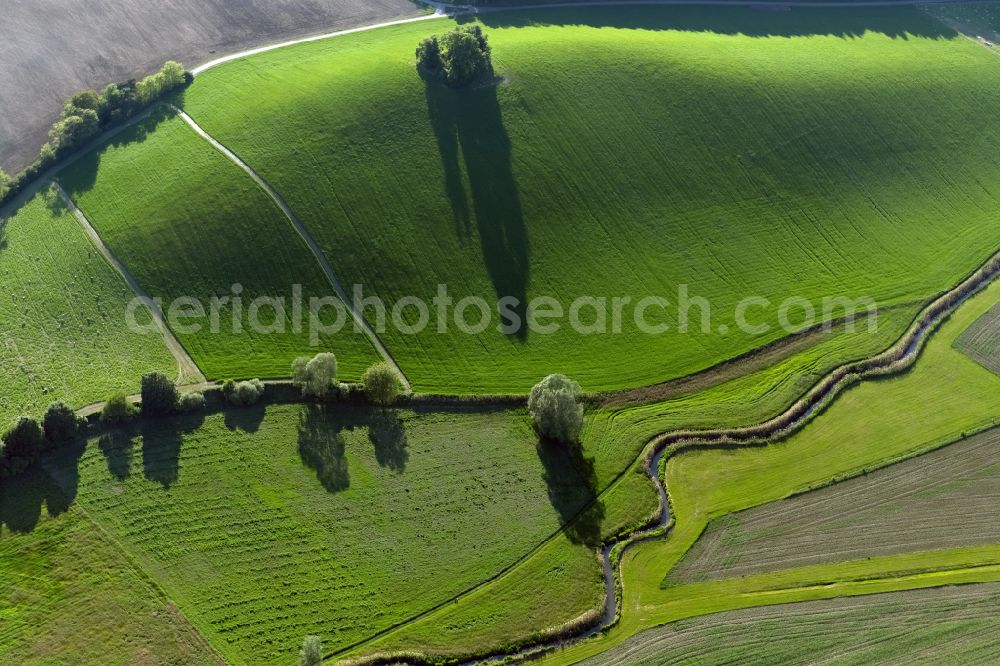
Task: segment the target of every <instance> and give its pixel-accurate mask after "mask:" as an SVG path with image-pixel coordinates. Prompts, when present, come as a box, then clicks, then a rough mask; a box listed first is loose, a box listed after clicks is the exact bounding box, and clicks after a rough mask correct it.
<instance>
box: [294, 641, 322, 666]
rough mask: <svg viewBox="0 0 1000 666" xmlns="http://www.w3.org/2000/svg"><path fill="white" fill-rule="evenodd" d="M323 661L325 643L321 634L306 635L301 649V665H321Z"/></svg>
mask: <svg viewBox="0 0 1000 666" xmlns="http://www.w3.org/2000/svg"><path fill="white" fill-rule="evenodd" d="M322 663H323V643H322V642H320V640H319V636H306V637H305V640H303V641H302V649H301V650H300V651H299V666H320V664H322Z"/></svg>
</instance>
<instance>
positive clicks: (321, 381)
mask: <svg viewBox="0 0 1000 666" xmlns="http://www.w3.org/2000/svg"><path fill="white" fill-rule="evenodd" d="M292 383H293V384H295V385H296V386H297V387H299V389H300V390H301V391H302V397H304V398H309V399H312V400H321V401H327V400H338V399H346V398H348V397H349V396H350V395H351V392H352V387H351V385H349V384H344V383H342V382H338V381H337V357H336V356H335V355H333V354H331V353H329V352H323V353H320V354H316V356H314V357H312V358H309V357H308V356H302V357H299V358H297V359H295V360H294V361H293V362H292ZM361 388H362V390H363V391H364V394H365V396H366V397H367V398H368V400H369V401H371V402H373V403H374V404H376V405H388V404H391V403H392V402H393V401H395V400H396V398H397V397H399V393H400V391H401V389H402V386H401V385H400V381H399V375H398V374H397V373H396V370H395V369H394V368H393V367H392V366H391V365H389V364H388V363H386V362H385V361H379V362H377V363H374V364H372V366H371V367H369V368H368V370H366V371H365V374H364V375H363V376H362V378H361Z"/></svg>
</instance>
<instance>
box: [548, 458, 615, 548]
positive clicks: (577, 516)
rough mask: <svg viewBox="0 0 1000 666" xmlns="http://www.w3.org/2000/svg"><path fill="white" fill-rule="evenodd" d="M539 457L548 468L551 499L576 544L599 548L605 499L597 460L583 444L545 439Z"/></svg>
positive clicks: (570, 537)
mask: <svg viewBox="0 0 1000 666" xmlns="http://www.w3.org/2000/svg"><path fill="white" fill-rule="evenodd" d="M537 451H538V458H539V460H541V461H542V467H543V468H544V474H543V477H542V478H544V479H545V483H546V485H547V486H548V493H549V501H550V502H551V503H552V506H553V508H555V510H556V512H557V513H558V514H559V522H560V524H561V525H562V526H563V527H564V530H565V534H566V536H567V537H568V538H569V539H570V541H572V542H573V543H580V544H585V545H587V546H590V547H593V548H596V547H597V546H599V545H600V544H601V523H602V522H603V520H604V502H602V501H601V500H599V499H598V494H597V475H596V474H595V472H594V459H593V458H587V457H586V456H584V455H583V449H582V448H581V447H580V445H579V444H563V443H561V442H553V441H548V440H541V441H539V442H538V446H537Z"/></svg>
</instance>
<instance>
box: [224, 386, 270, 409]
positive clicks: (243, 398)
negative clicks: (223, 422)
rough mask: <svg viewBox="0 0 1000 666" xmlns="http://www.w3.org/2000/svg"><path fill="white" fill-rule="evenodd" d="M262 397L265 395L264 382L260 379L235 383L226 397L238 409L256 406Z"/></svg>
mask: <svg viewBox="0 0 1000 666" xmlns="http://www.w3.org/2000/svg"><path fill="white" fill-rule="evenodd" d="M262 395H264V382H262V381H260V380H259V379H250V380H248V381H245V382H236V383H234V384H233V387H232V391H231V392H230V393H229V395H228V396H226V397H227V398H228V399H229V402H231V403H232V404H234V405H236V406H237V407H245V406H249V405H256V404H257V402H258V401H259V400H260V398H261V396H262Z"/></svg>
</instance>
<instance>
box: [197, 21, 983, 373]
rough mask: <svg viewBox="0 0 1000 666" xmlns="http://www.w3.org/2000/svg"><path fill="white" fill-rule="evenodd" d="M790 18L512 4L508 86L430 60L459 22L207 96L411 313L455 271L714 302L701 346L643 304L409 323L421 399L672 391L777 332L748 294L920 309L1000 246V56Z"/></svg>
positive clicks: (255, 157)
mask: <svg viewBox="0 0 1000 666" xmlns="http://www.w3.org/2000/svg"><path fill="white" fill-rule="evenodd" d="M788 14H789V15H790V16H782V17H781V18H780V21H781V22H782V25H783V26H784V28H786V29H787V33H781V32H775V33H771V34H769V29H768V22H771V21H774V20H776V19H775V18H774V13H762V12H753V11H748V10H744V9H737V8H733V9H728V8H727V9H719V8H680V7H678V8H653V7H642V8H635V7H631V8H630V7H621V8H614V9H597V8H590V9H585V10H581V9H576V10H564V11H555V10H553V11H547V12H545V11H539V12H526V13H524V14H523V15H513V14H511V15H500V14H491V15H489V16H486V17H484V18H483V20H484V21H486V22H487V28H488V33H489V35H490V40H491V44H492V45H493V52H494V59H495V62H496V64H497V67H498V72H499V74H501V75H503V76H505V77H506V78H507V81H506V82H505V83H503V84H502V85H500V86H498V87H496V88H495V89H488V90H480V91H476V92H468V91H466V92H454V91H448V90H444V89H439V88H437V87H435V86H434V85H433V84H432V85H426V84H425V83H424V82H423V81H422V80H421V79H420V78H419V77H418V76H417V75H416V73H415V71H414V67H413V49H414V45H415V44H416V43H417V42H418V41H419V40H420V38H422V37H423V36H425V35H427V34H429V33H433V32H440V31H442V30H445V29H447V28H448V27H449V26H450V25H451V24H452V23H451V22H450V21H448V20H443V19H442V20H434V21H425V22H421V23H418V24H411V25H406V26H396V27H392V28H387V29H384V30H375V31H370V32H366V33H359V34H356V35H349V36H345V37H341V38H337V39H332V40H327V41H319V42H313V43H309V44H302V45H298V46H292V47H288V48H286V49H279V50H276V51H271V52H268V53H265V54H261V55H258V56H254V57H250V58H246V59H243V60H239V61H234V62H230V63H227V64H226V65H224V66H221V67H218V68H215V69H212V70H209V71H207V72H205V73H204V74H202V75H200V76H199V77H198V79H197V80H196V81H195V83H194V85H193V86H192V87H191V88H190V89H189V90H188V91H186V93H185V96H184V100H183V106H184V108H185V110H186V111H187V112H188V113H190V114H191V115H192V116H193V117H194V118H195V120H196V121H197V122H198V123H199V125H201V126H202V127H204V128H205V129H206V131H208V132H209V133H211V134H212V136H214V137H216V138H217V139H218V140H220V141H222V142H223V143H224V144H225V145H226V146H228V147H229V148H231V149H232V150H234V151H235V152H236V153H238V154H239V155H240V157H241V158H242V159H244V160H245V161H246V162H247V163H248V164H250V165H251V166H252V167H253V168H254V169H255V170H257V171H259V172H260V173H261V175H262V176H263V177H264V178H266V179H267V180H268V182H270V183H271V184H272V185H273V186H274V187H275V188H276V189H277V190H278V191H280V192H281V194H282V196H283V197H284V198H285V199H286V200H287V201H288V203H289V205H290V206H291V207H292V209H294V210H295V211H296V214H297V215H299V216H300V218H301V219H302V221H303V223H304V224H305V225H306V226H307V227H308V228H309V229H310V231H311V232H312V235H313V236H314V237H315V238H316V239H317V241H318V242H319V243H320V245H321V246H322V247H323V249H324V251H325V253H326V255H327V256H328V257H329V258H330V261H331V263H332V264H333V265H334V266H336V267H337V271H338V275H339V276H340V277H341V279H342V280H343V281H344V282H345V283H352V282H358V283H361V284H363V286H364V287H365V290H366V293H369V294H378V295H379V296H382V297H383V298H386V299H387V300H389V301H390V302H391V301H394V300H395V299H396V298H399V297H401V296H405V295H416V296H420V297H422V298H424V299H427V300H428V301H429V300H430V298H431V297H432V296H434V294H435V293H436V290H437V285H438V284H447V285H448V287H449V291H450V293H451V294H452V295H453V296H454V297H455V298H456V300H457V299H458V298H461V297H462V296H466V295H479V296H483V297H485V298H488V299H495V298H496V297H497V296H498V295H513V296H516V297H521V296H524V297H526V298H529V299H530V298H531V297H534V296H538V295H552V296H554V297H555V298H557V299H558V300H559V301H560V302H561V303H562V304H563V305H564V307H565V306H566V305H568V304H569V303H570V302H571V301H572V300H573V298H575V297H576V296H579V295H592V296H595V297H601V296H604V297H608V298H611V297H613V296H632V297H634V298H638V297H641V296H644V295H649V294H657V295H663V296H666V297H668V298H670V299H671V300H672V301H676V300H677V288H678V285H681V284H686V285H689V287H690V293H691V294H692V295H695V296H701V297H704V298H706V299H708V300H709V301H710V302H711V304H712V311H713V313H714V316H713V320H712V331H713V332H712V333H710V334H704V335H702V334H680V333H678V332H677V331H675V330H671V331H669V332H668V333H666V334H663V335H648V334H645V333H642V332H640V331H639V330H638V329H637V328H636V326H635V325H634V323H633V322H632V320H631V318H630V317H629V316H625V317H624V320H623V328H622V331H621V333H618V334H609V335H593V336H579V335H578V334H576V333H575V332H573V331H572V330H570V327H569V326H568V325H564V326H563V328H562V329H560V331H559V332H557V333H555V334H552V335H544V334H540V333H536V332H529V333H528V334H527V335H526V336H523V337H517V336H510V337H506V336H504V335H502V334H500V333H498V332H497V331H496V330H495V329H494V328H492V327H491V328H490V329H489V330H487V331H484V332H482V333H481V334H478V335H465V334H462V333H458V332H456V331H454V330H452V332H451V334H449V335H441V334H439V333H438V332H437V329H436V327H435V326H430V327H429V328H428V330H427V331H425V333H424V334H422V335H415V336H411V335H402V334H398V333H394V332H393V331H391V330H390V331H388V332H387V333H386V338H385V341H386V344H387V346H388V347H389V349H390V350H391V351H392V353H393V355H394V356H395V357H396V358H397V359H398V360H399V362H400V365H401V366H402V367H403V369H404V370H405V371H406V373H407V375H408V376H409V377H410V378H411V380H412V381H413V384H414V387H415V388H416V389H417V390H425V391H456V392H504V391H514V392H524V391H526V390H527V389H528V388H529V387H530V386H531V385H532V384H533V383H534V382H535V381H537V379H538V377H539V376H542V375H544V374H546V373H548V372H552V371H554V370H558V371H561V372H565V373H566V374H569V375H572V376H574V377H575V378H577V379H578V380H580V381H581V383H582V384H583V386H584V388H586V389H588V390H602V389H615V388H621V387H626V386H635V385H645V384H653V383H657V382H662V381H664V380H667V379H669V378H671V377H677V376H682V375H687V374H690V373H692V372H696V371H698V370H701V369H703V368H705V367H709V366H711V365H714V364H716V363H718V362H719V361H722V360H724V359H727V358H731V357H732V356H734V355H737V354H739V353H741V352H745V351H747V350H749V349H752V348H755V347H759V346H761V345H763V344H765V343H767V342H769V341H771V340H773V339H775V338H776V337H778V336H779V335H780V333H779V331H778V330H777V329H776V328H775V329H772V330H771V331H770V332H769V333H768V334H767V335H763V336H752V335H747V334H744V333H742V332H739V331H737V330H736V328H735V327H734V326H733V323H734V321H733V313H734V306H735V304H736V303H737V301H739V300H740V299H741V298H743V297H745V296H747V295H761V296H765V297H767V298H770V299H771V300H772V302H773V303H775V306H774V307H773V308H772V309H771V310H770V311H768V312H763V313H761V320H762V321H768V322H770V323H772V324H773V323H774V321H775V320H776V316H777V315H776V310H777V305H776V304H777V303H778V302H779V301H780V300H781V299H782V298H784V297H786V296H792V295H797V296H802V297H804V298H806V299H810V300H813V301H815V300H817V299H819V298H821V297H822V296H849V297H857V296H862V295H864V296H871V297H873V298H875V299H876V300H877V301H878V302H879V303H880V305H883V306H885V305H889V304H892V303H898V302H910V301H915V300H919V299H922V298H926V297H928V296H929V295H931V294H932V293H934V292H935V291H936V290H937V289H938V288H939V287H940V285H946V284H950V283H954V282H955V281H957V279H958V278H959V277H960V276H961V275H964V274H966V273H967V272H969V271H970V270H971V269H972V268H973V267H974V266H976V265H977V264H978V263H979V262H981V261H982V260H983V259H984V258H985V257H986V256H988V255H989V254H991V253H992V252H993V251H994V250H995V249H996V248H997V247H998V246H1000V228H998V227H997V226H996V225H995V224H993V212H992V211H994V210H995V208H996V202H997V198H998V195H1000V190H997V189H996V187H995V185H994V183H996V182H1000V178H998V177H997V176H1000V173H997V171H998V170H1000V167H998V166H996V163H995V160H993V159H992V158H991V155H992V154H993V151H994V149H995V146H996V145H997V144H998V143H1000V125H998V124H997V123H996V122H994V120H993V118H994V114H991V113H989V112H988V110H989V109H1000V93H998V92H997V91H998V90H1000V86H998V85H996V84H998V83H1000V68H997V67H996V66H995V65H996V63H995V60H994V56H993V55H992V54H991V53H989V52H988V51H987V50H986V49H984V48H982V47H981V46H979V45H977V44H974V43H971V42H970V41H969V40H967V39H965V38H964V37H960V36H957V35H955V34H953V33H951V32H950V31H949V30H947V29H946V28H944V27H943V26H941V25H940V24H939V23H936V22H934V21H933V20H931V19H929V18H928V17H926V16H924V15H923V14H921V13H920V12H919V11H917V10H915V9H908V8H904V9H892V10H888V9H866V10H852V11H851V12H840V13H838V12H837V11H836V10H803V9H795V10H792V11H791V12H789V13H788ZM534 22H537V23H534ZM796 22H797V24H798V27H797V28H796V27H795V26H796ZM566 24H573V25H566ZM841 25H843V26H845V31H847V32H849V33H850V34H851V35H852V36H851V38H849V39H848V38H844V37H841V36H837V35H838V34H840V33H839V32H838V28H839V27H840V26H841ZM620 26H628V27H627V28H623V27H620ZM848 26H849V28H850V29H849V30H848V29H847V27H848ZM859 27H860V28H865V27H867V28H870V30H869V31H867V32H865V31H864V30H863V29H860V30H858V31H857V32H855V28H859ZM713 29H714V30H713ZM738 32H742V33H743V34H737V33H738ZM903 35H906V38H903ZM720 90H721V91H723V92H721V93H720ZM932 91H933V92H932ZM611 119H614V120H613V121H611ZM706 128H708V129H706ZM956 146H962V149H961V150H957V149H956V148H955V147H956ZM567 220H572V223H568V222H567ZM367 314H368V316H369V320H371V318H372V312H370V311H369V312H368V313H367ZM411 314H412V313H411ZM589 315H590V313H589V311H588V312H586V313H584V317H583V319H584V320H585V321H587V322H590V321H592V319H591V317H590V316H589ZM692 317H693V318H694V320H695V323H698V322H697V317H698V310H697V308H695V309H694V310H692ZM470 318H472V317H471V313H470ZM652 318H653V319H654V320H660V316H659V311H658V310H657V311H656V312H653V313H652ZM494 319H495V320H496V318H494ZM663 320H664V321H666V322H667V323H669V324H675V323H676V321H675V317H674V314H673V313H671V314H668V315H665V316H664V318H663ZM494 323H497V322H496V321H494ZM564 324H565V321H564ZM720 325H726V326H728V328H729V331H728V332H727V333H726V334H725V335H720V334H719V333H718V332H717V328H718V326H720ZM609 327H610V324H609ZM390 328H392V327H390ZM453 328H454V327H453ZM444 358H447V359H448V362H447V363H442V362H441V359H444Z"/></svg>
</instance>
